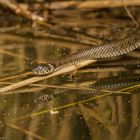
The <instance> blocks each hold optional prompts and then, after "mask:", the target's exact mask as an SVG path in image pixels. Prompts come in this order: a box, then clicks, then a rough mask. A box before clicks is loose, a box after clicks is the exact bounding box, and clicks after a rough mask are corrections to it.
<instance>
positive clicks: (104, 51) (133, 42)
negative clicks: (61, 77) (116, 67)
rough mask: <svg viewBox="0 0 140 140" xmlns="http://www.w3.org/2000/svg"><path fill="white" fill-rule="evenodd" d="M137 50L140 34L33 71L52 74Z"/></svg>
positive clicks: (84, 51)
mask: <svg viewBox="0 0 140 140" xmlns="http://www.w3.org/2000/svg"><path fill="white" fill-rule="evenodd" d="M137 48H140V33H139V32H138V33H136V34H133V35H131V36H129V37H125V38H123V39H119V40H115V41H112V42H109V43H106V44H102V45H98V46H96V47H91V48H87V49H84V50H82V51H80V52H78V53H75V54H72V55H70V56H68V57H67V58H64V59H63V60H59V61H58V62H57V63H55V64H47V65H46V66H41V65H39V66H37V67H36V68H34V69H33V73H34V74H36V75H45V74H50V73H53V72H55V71H58V70H60V69H63V68H66V67H68V66H72V65H76V64H78V63H80V62H82V61H85V60H100V59H106V58H111V57H115V56H120V55H123V54H126V53H129V52H131V51H133V50H135V49H137Z"/></svg>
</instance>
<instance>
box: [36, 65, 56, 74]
mask: <svg viewBox="0 0 140 140" xmlns="http://www.w3.org/2000/svg"><path fill="white" fill-rule="evenodd" d="M54 68H55V67H54V65H53V64H47V65H46V66H41V65H40V66H37V67H36V68H34V69H33V74H35V75H45V74H49V73H52V72H53V71H54Z"/></svg>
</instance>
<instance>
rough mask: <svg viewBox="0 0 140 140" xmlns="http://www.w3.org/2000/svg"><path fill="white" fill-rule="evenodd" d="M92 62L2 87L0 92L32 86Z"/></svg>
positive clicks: (84, 62)
mask: <svg viewBox="0 0 140 140" xmlns="http://www.w3.org/2000/svg"><path fill="white" fill-rule="evenodd" d="M94 62H96V60H85V61H83V62H81V63H80V64H77V65H74V66H69V67H67V68H63V69H60V70H58V71H56V72H54V73H52V74H50V75H47V76H41V77H32V78H29V79H26V80H23V81H21V82H18V83H14V84H12V85H9V86H6V87H3V88H1V89H0V92H7V91H11V90H14V89H17V88H20V87H23V86H27V85H29V84H32V83H35V82H38V81H41V80H44V79H48V78H50V77H54V76H57V75H60V74H62V73H67V72H70V71H74V70H77V69H79V68H81V67H84V66H86V65H89V64H91V63H94Z"/></svg>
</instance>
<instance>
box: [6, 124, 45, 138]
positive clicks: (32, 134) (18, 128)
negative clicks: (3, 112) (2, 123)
mask: <svg viewBox="0 0 140 140" xmlns="http://www.w3.org/2000/svg"><path fill="white" fill-rule="evenodd" d="M6 125H7V126H9V127H11V128H13V129H16V130H19V131H21V132H23V133H25V134H26V135H30V136H32V137H33V138H35V139H37V140H46V138H43V137H41V136H39V135H37V134H35V133H32V132H30V131H28V130H25V129H23V128H21V127H19V126H17V125H15V124H12V123H6Z"/></svg>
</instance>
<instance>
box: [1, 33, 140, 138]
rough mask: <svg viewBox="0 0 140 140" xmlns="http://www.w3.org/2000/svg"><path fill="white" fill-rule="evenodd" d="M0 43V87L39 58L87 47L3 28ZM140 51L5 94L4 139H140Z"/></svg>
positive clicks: (43, 60)
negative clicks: (8, 31) (7, 30)
mask: <svg viewBox="0 0 140 140" xmlns="http://www.w3.org/2000/svg"><path fill="white" fill-rule="evenodd" d="M0 45H1V47H0V65H1V69H0V75H1V78H0V83H1V85H0V86H1V87H4V86H6V85H9V84H11V83H14V82H19V81H21V80H23V79H27V78H29V77H30V76H31V75H29V76H28V75H26V73H27V72H29V71H31V70H32V69H33V68H34V66H36V65H37V64H39V63H47V62H54V61H55V60H56V59H57V58H62V57H64V56H65V55H69V54H70V53H73V52H76V51H78V50H79V49H83V48H85V45H82V44H78V43H76V42H70V41H65V42H64V41H62V40H54V39H53V38H46V39H45V38H33V37H32V38H26V37H23V36H18V35H14V34H2V33H1V34H0ZM138 53H139V51H135V52H132V53H130V54H129V55H126V56H123V57H117V58H113V59H111V60H106V61H101V62H98V63H96V64H94V65H90V66H87V67H85V68H82V69H80V70H78V71H77V73H76V74H75V75H74V76H73V77H71V74H72V73H71V74H69V75H64V74H63V75H61V76H57V77H53V78H50V79H47V80H44V81H41V82H38V83H35V84H31V85H28V86H26V87H23V88H20V89H17V90H14V91H10V92H9V94H8V95H1V97H0V113H1V116H0V135H1V136H0V139H8V140H9V139H11V137H16V138H17V139H40V140H46V139H47V140H53V139H54V140H55V139H58V140H63V139H69V140H77V139H80V140H86V139H97V140H101V139H103V138H104V139H110V140H121V139H126V140H131V139H135V140H138V139H140V133H139V131H140V128H139V114H140V113H139V108H140V104H139V100H140V97H139V91H140V90H139V87H140V86H139V84H140V70H139V58H137V57H136V56H138ZM135 54H137V55H135ZM21 75H24V76H21ZM21 93H22V94H21Z"/></svg>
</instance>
